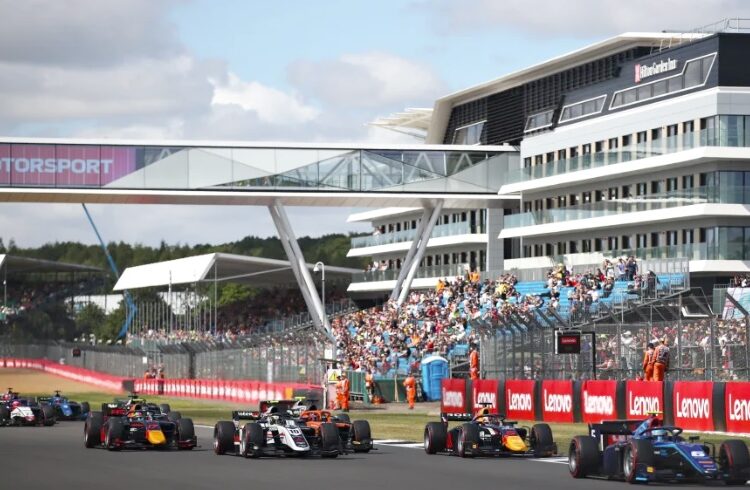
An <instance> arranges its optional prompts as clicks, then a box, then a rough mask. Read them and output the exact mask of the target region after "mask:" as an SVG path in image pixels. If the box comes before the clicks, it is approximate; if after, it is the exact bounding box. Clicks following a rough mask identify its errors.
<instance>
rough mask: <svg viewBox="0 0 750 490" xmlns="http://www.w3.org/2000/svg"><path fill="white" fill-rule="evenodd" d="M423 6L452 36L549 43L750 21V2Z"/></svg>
mask: <svg viewBox="0 0 750 490" xmlns="http://www.w3.org/2000/svg"><path fill="white" fill-rule="evenodd" d="M419 5H420V6H422V7H423V8H424V7H426V6H429V10H428V11H430V12H434V13H435V15H436V16H437V21H438V25H439V26H440V28H441V29H446V30H448V31H449V32H456V33H469V34H470V33H473V32H476V31H477V30H478V29H487V28H492V29H512V30H515V31H520V32H525V33H527V34H529V35H532V36H533V37H547V38H549V37H550V36H564V37H568V38H595V37H599V36H610V35H616V34H620V33H622V32H627V31H657V32H660V31H662V30H693V29H695V28H697V27H700V26H704V25H706V24H708V23H712V22H715V21H718V20H720V19H723V18H726V17H737V16H739V17H748V16H750V2H747V1H746V0H658V1H654V0H629V1H626V2H624V1H621V0H576V1H575V2H565V1H561V0H503V1H502V2H498V1H496V0H464V1H461V2H456V1H455V0H437V1H431V2H429V4H427V3H421V4H419Z"/></svg>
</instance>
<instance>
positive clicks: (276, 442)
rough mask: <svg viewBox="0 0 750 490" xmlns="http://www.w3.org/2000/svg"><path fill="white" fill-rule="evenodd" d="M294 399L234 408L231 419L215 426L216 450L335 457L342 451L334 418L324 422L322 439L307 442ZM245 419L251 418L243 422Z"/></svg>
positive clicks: (250, 455)
mask: <svg viewBox="0 0 750 490" xmlns="http://www.w3.org/2000/svg"><path fill="white" fill-rule="evenodd" d="M296 403H297V402H296V401H295V400H282V401H271V402H261V403H260V410H259V411H249V410H248V411H235V412H232V421H231V422H230V421H221V422H217V423H216V426H215V427H214V452H215V453H216V454H219V455H221V454H227V453H229V454H234V455H238V456H244V457H245V458H259V457H261V456H300V457H305V456H309V455H311V454H319V455H320V456H323V457H330V458H335V457H337V456H338V455H339V453H340V452H341V451H342V443H341V439H340V437H339V431H338V428H337V427H336V424H335V423H333V422H328V423H321V424H320V427H319V439H318V440H313V443H315V445H312V444H311V443H310V442H308V440H307V438H306V437H305V435H304V433H303V429H304V430H307V431H308V432H310V433H313V432H314V429H313V428H312V427H310V428H304V426H303V425H300V422H299V419H298V415H299V412H298V410H296V409H293V408H294V406H295V404H296ZM243 420H248V421H249V422H248V423H246V424H244V425H243V424H242V421H243Z"/></svg>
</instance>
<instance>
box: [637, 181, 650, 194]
mask: <svg viewBox="0 0 750 490" xmlns="http://www.w3.org/2000/svg"><path fill="white" fill-rule="evenodd" d="M647 189H648V186H647V184H646V183H645V182H640V183H638V184H636V185H635V194H636V196H645V195H646V192H647Z"/></svg>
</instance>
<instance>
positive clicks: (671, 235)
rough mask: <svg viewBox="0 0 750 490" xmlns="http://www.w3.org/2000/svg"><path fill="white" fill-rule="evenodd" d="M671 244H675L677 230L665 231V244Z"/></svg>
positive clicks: (669, 245)
mask: <svg viewBox="0 0 750 490" xmlns="http://www.w3.org/2000/svg"><path fill="white" fill-rule="evenodd" d="M673 245H677V230H670V231H668V232H667V246H668V247H671V246H673Z"/></svg>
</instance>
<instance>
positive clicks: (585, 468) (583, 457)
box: [568, 436, 599, 478]
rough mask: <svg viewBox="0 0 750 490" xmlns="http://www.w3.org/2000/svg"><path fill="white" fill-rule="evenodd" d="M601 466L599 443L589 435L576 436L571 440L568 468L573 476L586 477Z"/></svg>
mask: <svg viewBox="0 0 750 490" xmlns="http://www.w3.org/2000/svg"><path fill="white" fill-rule="evenodd" d="M598 467H599V444H598V443H597V441H596V439H595V438H593V437H588V436H576V437H574V438H573V440H572V441H570V449H569V450H568V470H569V471H570V476H572V477H573V478H586V477H587V476H588V475H590V474H592V473H594V472H595V471H596V470H597V468H598Z"/></svg>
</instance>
